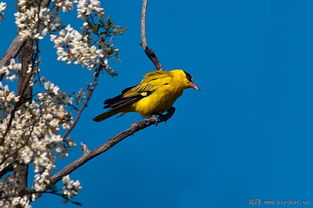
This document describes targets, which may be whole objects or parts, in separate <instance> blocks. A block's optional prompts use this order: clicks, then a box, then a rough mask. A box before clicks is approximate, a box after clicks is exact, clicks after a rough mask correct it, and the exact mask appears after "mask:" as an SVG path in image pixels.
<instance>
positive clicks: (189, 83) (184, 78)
mask: <svg viewBox="0 0 313 208" xmlns="http://www.w3.org/2000/svg"><path fill="white" fill-rule="evenodd" d="M171 74H172V75H173V76H174V77H176V78H177V79H178V80H180V82H181V83H182V84H183V86H184V88H193V89H195V90H200V88H199V87H198V86H197V85H195V84H194V82H193V78H192V76H191V75H190V74H189V73H188V72H186V71H184V70H181V69H175V70H172V71H171Z"/></svg>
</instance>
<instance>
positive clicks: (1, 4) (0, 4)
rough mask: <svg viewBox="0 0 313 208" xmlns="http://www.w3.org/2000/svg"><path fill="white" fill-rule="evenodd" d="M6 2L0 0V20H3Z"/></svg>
mask: <svg viewBox="0 0 313 208" xmlns="http://www.w3.org/2000/svg"><path fill="white" fill-rule="evenodd" d="M6 7H7V4H6V3H5V2H0V22H1V21H2V20H3V12H4V10H5V9H6Z"/></svg>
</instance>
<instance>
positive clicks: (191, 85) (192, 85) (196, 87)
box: [189, 82, 200, 90]
mask: <svg viewBox="0 0 313 208" xmlns="http://www.w3.org/2000/svg"><path fill="white" fill-rule="evenodd" d="M189 84H190V87H191V88H193V89H195V90H200V88H199V87H198V86H197V85H195V84H194V83H193V82H190V83H189Z"/></svg>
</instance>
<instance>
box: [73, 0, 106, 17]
mask: <svg viewBox="0 0 313 208" xmlns="http://www.w3.org/2000/svg"><path fill="white" fill-rule="evenodd" d="M92 12H97V13H101V14H104V9H103V8H101V7H100V1H99V0H79V2H78V5H77V17H78V18H81V19H86V18H87V17H88V16H89V15H91V13H92Z"/></svg>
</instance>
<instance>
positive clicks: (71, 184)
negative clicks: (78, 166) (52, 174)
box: [62, 175, 82, 199]
mask: <svg viewBox="0 0 313 208" xmlns="http://www.w3.org/2000/svg"><path fill="white" fill-rule="evenodd" d="M62 182H63V184H64V187H63V188H62V189H63V194H65V195H66V196H67V198H69V199H70V198H72V197H73V196H76V195H77V194H78V191H79V190H80V189H82V187H81V186H80V182H79V181H78V180H77V181H73V180H71V179H70V177H69V176H68V175H67V176H64V177H63V178H62Z"/></svg>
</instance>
